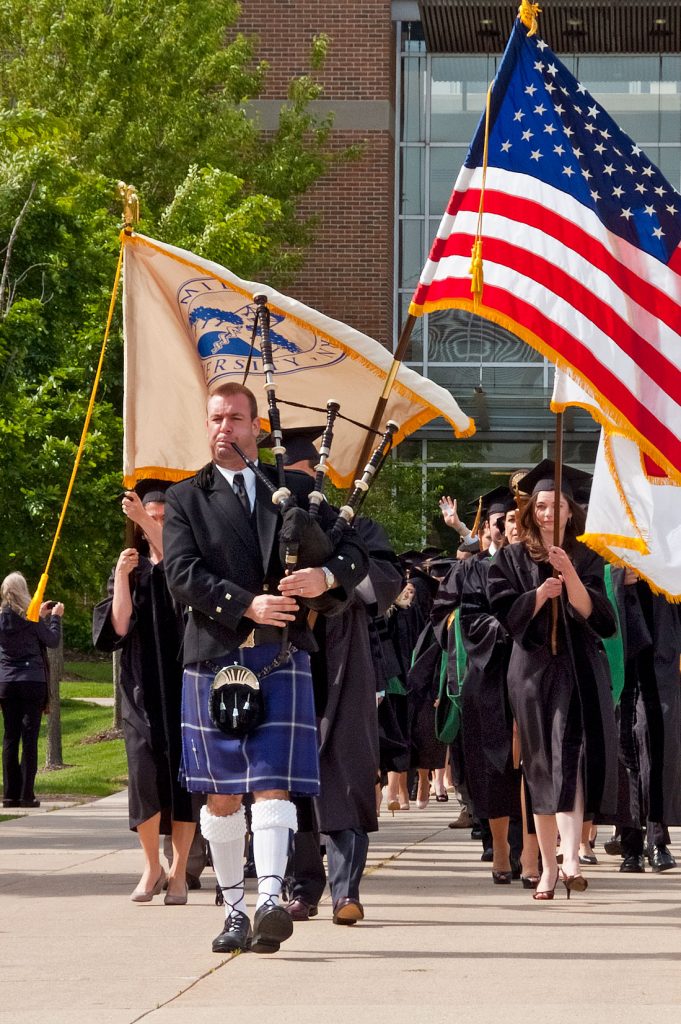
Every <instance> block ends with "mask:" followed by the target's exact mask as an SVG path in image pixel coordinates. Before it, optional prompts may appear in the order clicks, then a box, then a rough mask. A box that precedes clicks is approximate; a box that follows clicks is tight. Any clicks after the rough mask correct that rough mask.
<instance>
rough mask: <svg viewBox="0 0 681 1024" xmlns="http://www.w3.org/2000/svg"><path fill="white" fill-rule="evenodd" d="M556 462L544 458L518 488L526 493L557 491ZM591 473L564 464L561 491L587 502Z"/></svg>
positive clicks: (575, 499)
mask: <svg viewBox="0 0 681 1024" xmlns="http://www.w3.org/2000/svg"><path fill="white" fill-rule="evenodd" d="M555 472H556V464H555V462H554V461H553V459H543V460H542V461H541V462H540V463H539V465H537V466H535V467H534V469H531V470H530V471H529V473H527V474H526V475H525V476H524V477H523V478H522V479H521V480H518V490H520V491H524V493H525V494H537V493H538V492H539V491H555V489H556V480H555ZM591 480H592V477H591V473H585V472H584V471H583V470H581V469H575V468H574V466H566V465H565V464H563V471H562V474H561V484H560V489H561V493H562V494H564V495H565V496H566V497H568V498H572V499H573V500H574V501H579V502H585V501H588V499H589V491H590V489H591Z"/></svg>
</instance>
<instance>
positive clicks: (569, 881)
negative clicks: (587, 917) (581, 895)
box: [554, 871, 589, 899]
mask: <svg viewBox="0 0 681 1024" xmlns="http://www.w3.org/2000/svg"><path fill="white" fill-rule="evenodd" d="M560 874H561V881H562V883H563V885H564V886H565V888H566V889H567V898H568V899H570V893H573V892H584V891H585V890H586V889H587V888H588V887H589V883H588V881H587V879H586V878H585V877H584V875H566V874H565V872H564V871H561V873H560ZM554 889H555V886H554Z"/></svg>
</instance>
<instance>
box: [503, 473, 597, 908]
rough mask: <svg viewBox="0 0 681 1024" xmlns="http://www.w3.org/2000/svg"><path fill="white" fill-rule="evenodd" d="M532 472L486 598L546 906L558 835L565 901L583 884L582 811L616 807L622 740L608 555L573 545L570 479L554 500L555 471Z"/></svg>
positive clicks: (577, 513)
mask: <svg viewBox="0 0 681 1024" xmlns="http://www.w3.org/2000/svg"><path fill="white" fill-rule="evenodd" d="M551 469H552V467H551ZM565 469H567V470H569V469H570V467H565ZM533 474H534V471H533V473H531V474H528V476H527V477H525V478H524V481H519V484H518V486H519V487H520V488H521V490H524V491H532V497H531V498H530V500H529V502H528V503H527V505H526V506H525V508H524V509H523V511H522V513H521V517H520V524H521V542H520V543H518V544H511V545H509V546H508V547H506V548H503V549H502V550H501V551H499V552H498V554H497V556H496V558H495V559H494V560H493V562H492V563H491V565H490V568H489V577H488V593H489V598H490V606H491V609H492V612H493V613H494V614H495V615H496V616H497V617H498V619H499V621H500V622H501V624H502V625H503V627H504V628H505V629H506V630H507V631H508V633H509V634H510V636H511V637H512V638H513V650H512V653H511V659H510V663H509V667H508V674H507V680H508V692H509V699H510V703H511V708H512V710H513V714H514V718H515V720H516V723H517V726H518V733H519V738H520V748H521V755H522V760H523V768H524V772H525V777H526V779H527V784H528V786H529V790H530V795H531V798H532V806H533V811H534V819H535V825H536V830H537V837H538V840H539V846H540V849H541V855H542V863H543V874H542V876H541V880H540V882H539V884H538V886H537V890H536V892H535V893H534V898H535V899H539V900H547V899H552V898H553V892H554V889H555V886H556V881H557V879H558V865H557V862H556V839H557V833H558V830H560V837H561V849H562V852H563V872H562V878H563V882H564V884H565V886H566V888H567V891H568V898H569V896H570V893H571V892H582V891H583V890H584V889H586V885H587V882H586V879H584V878H583V877H582V876H581V873H580V867H579V842H580V837H581V829H582V821H583V818H584V815H585V811H586V812H599V811H600V812H602V813H611V812H612V811H614V805H615V803H616V782H617V741H616V733H615V718H614V712H613V706H612V698H611V694H610V676H609V672H608V667H607V659H606V656H605V651H604V650H603V645H602V643H601V640H600V638H601V637H606V636H611V635H612V634H613V633H614V632H615V628H616V626H615V620H614V617H613V614H612V611H611V609H610V606H609V604H608V600H607V597H606V594H605V586H604V581H603V562H602V559H601V558H599V557H598V555H596V554H594V553H593V552H592V551H590V550H589V549H588V548H587V547H585V546H584V545H583V544H581V543H579V542H578V541H577V540H576V537H577V535H578V534H580V533H581V532H582V531H583V528H584V512H583V511H582V509H581V508H580V507H579V505H577V504H576V502H575V501H574V498H573V492H572V489H571V486H570V484H569V482H568V480H567V479H565V477H564V483H563V486H562V488H561V490H562V493H561V494H559V496H558V501H556V493H555V482H554V480H553V479H552V478H550V477H551V476H552V473H551V474H550V473H549V472H547V471H544V478H543V479H542V478H539V479H535V478H534V476H533ZM554 515H559V517H560V518H559V523H560V545H558V546H554V544H553V521H554ZM554 569H555V570H556V571H557V573H558V575H557V576H554V575H553V571H554ZM554 597H555V598H557V599H558V603H557V611H558V615H557V622H558V626H557V644H556V649H555V653H554V651H553V648H552V640H551V634H552V619H551V614H552V613H551V602H552V598H554Z"/></svg>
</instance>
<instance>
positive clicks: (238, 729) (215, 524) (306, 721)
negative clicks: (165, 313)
mask: <svg viewBox="0 0 681 1024" xmlns="http://www.w3.org/2000/svg"><path fill="white" fill-rule="evenodd" d="M207 427H208V439H209V444H210V450H211V454H212V461H211V462H210V463H208V465H207V466H204V467H203V469H201V470H200V471H199V472H198V473H197V474H196V476H194V477H192V478H191V479H189V480H185V481H183V482H182V483H180V484H177V485H176V486H174V487H172V488H170V490H169V491H168V496H167V505H166V520H165V528H164V547H165V565H166V574H167V580H168V585H169V587H170V590H171V593H172V594H173V596H174V597H175V598H176V599H177V600H178V601H181V602H182V603H183V604H185V605H186V606H188V608H189V612H188V622H187V629H186V634H185V641H184V659H183V660H184V680H183V709H182V746H183V755H182V768H181V771H182V773H183V781H184V785H185V786H186V787H187V788H188V789H189V790H191V791H194V792H202V793H207V794H208V800H207V804H206V806H205V807H204V808H203V810H202V814H201V831H202V833H203V835H204V837H205V838H206V839H207V840H208V842H209V843H210V848H211V855H212V860H213V865H214V868H215V873H216V876H217V881H218V902H219V903H223V902H224V907H225V913H226V921H225V927H224V930H223V931H222V932H221V933H220V935H218V936H217V938H216V939H215V940H214V942H213V950H214V951H215V952H230V951H236V950H243V949H248V948H250V949H251V950H253V951H254V952H257V953H272V952H276V951H277V950H278V949H279V944H280V943H281V942H282V941H284V940H285V939H286V938H288V937H289V936H290V934H291V931H292V921H291V918H290V916H289V915H288V914H287V913H286V912H285V910H284V909H283V908H282V907H281V906H280V895H281V889H282V884H283V883H282V879H283V876H284V873H285V870H286V862H287V858H288V853H289V846H290V841H291V835H292V833H293V832H294V831H295V829H296V811H295V807H294V805H293V804H292V803H291V802H290V800H289V795H290V794H292V793H295V794H299V795H307V796H315V795H317V793H318V792H319V765H318V754H317V732H316V723H315V714H314V703H313V692H312V681H311V677H310V662H309V655H310V652H312V651H314V650H315V643H314V638H313V636H312V633H311V630H310V629H309V628H308V625H307V615H308V610H309V609H310V608H314V609H315V610H317V611H318V612H321V613H322V614H333V613H334V611H339V610H341V609H342V608H343V607H344V605H345V603H346V602H347V601H348V600H349V599H350V598H351V597H352V595H353V592H354V588H355V586H356V585H357V584H358V583H359V582H360V581H361V580H362V579H363V578H364V576H365V575H366V572H367V555H366V550H365V548H364V545H363V544H362V542H361V541H360V540H359V539H358V538H356V536H355V534H354V532H353V531H352V530H345V531H343V532H340V531H336V534H332V537H333V540H332V541H329V540H328V537H326V538H325V537H324V534H323V533H322V537H323V539H324V541H325V543H326V548H325V547H324V544H317V543H316V537H315V534H314V531H311V533H312V536H313V540H312V544H311V547H312V548H316V551H308V552H305V541H304V540H303V542H302V543H301V547H300V558H299V564H301V565H303V566H304V567H303V568H293V569H292V571H289V574H288V575H286V576H284V572H283V569H282V564H283V563H282V557H281V555H280V550H279V548H280V539H281V533H282V522H284V524H286V516H287V514H288V513H285V515H284V517H283V519H282V516H281V514H280V511H279V508H278V507H275V505H274V504H273V496H272V493H271V492H272V491H275V495H274V500H276V501H277V502H278V504H287V503H289V504H290V503H291V502H292V501H293V500H295V504H296V505H297V506H298V507H296V508H293V510H292V513H295V514H297V515H298V518H300V517H301V516H302V518H303V519H305V517H306V515H307V513H306V511H305V510H306V508H307V504H308V503H307V497H308V495H309V493H310V491H311V490H312V487H313V484H312V481H311V480H310V479H309V478H308V477H306V476H304V475H303V474H297V473H291V474H288V473H287V474H285V475H284V473H283V463H282V462H281V451H279V452H277V451H276V448H275V453H276V454H277V459H278V462H279V464H280V466H279V468H280V470H281V472H280V474H279V476H278V477H277V474H275V472H274V470H273V467H271V466H258V464H257V461H256V460H257V447H256V439H257V436H258V433H259V430H260V423H259V418H258V411H257V404H256V400H255V397H254V395H253V394H252V392H251V391H250V390H249V389H248V388H246V387H244V386H243V385H241V384H236V383H230V384H225V385H222V386H220V387H218V388H217V389H216V390H215V391H214V392H213V393H212V394H211V395H210V397H209V399H208V423H207ZM235 446H236V447H235ZM237 449H238V450H239V451H240V452H241V453H242V454H238V453H237ZM242 455H243V456H245V457H246V460H247V462H248V465H249V466H253V467H254V468H247V467H246V466H245V464H244V458H243V457H242ZM254 470H255V471H254ZM256 471H257V474H258V475H257V476H256ZM268 478H269V480H270V481H271V482H270V484H269V486H268V487H267V486H265V481H267V480H268ZM282 478H283V479H282ZM282 482H283V484H284V485H285V486H284V487H282V486H281V485H282ZM282 495H284V497H282ZM286 495H288V497H286ZM317 517H318V526H317V529H319V527H321V530H322V531H324V533H326V534H327V535H328V533H329V531H330V530H331V528H332V526H333V524H334V522H335V520H336V515H335V514H334V513H333V512H332V511H331V510H330V509H329V507H328V506H327V505H326V504H325V503H321V505H320V507H319V509H318V511H317ZM320 532H321V531H320ZM294 533H295V531H294ZM296 544H297V538H296ZM291 546H292V547H293V546H294V545H293V544H292V545H291ZM320 552H321V554H322V556H323V560H322V561H321V562H319V561H316V557H317V558H318V557H319V554H320ZM315 556H316V557H315ZM285 557H286V559H287V560H289V555H288V554H287V555H286V556H285ZM287 564H291V565H292V564H293V563H291V562H290V560H289V561H287ZM282 627H284V628H286V629H287V633H288V643H287V644H286V645H285V649H283V647H282V640H281V636H282ZM249 687H250V689H249ZM254 707H256V710H259V713H260V719H259V720H258V718H257V716H256V718H255V720H253V717H252V716H253V713H254ZM249 792H250V793H253V794H254V805H253V812H252V832H253V846H254V858H255V863H256V869H257V874H258V899H257V906H256V911H255V916H254V919H253V928H251V923H250V921H249V918H248V916H247V914H246V905H245V902H244V880H243V875H244V872H243V850H244V835H245V819H244V811H243V808H242V796H243V795H244V794H245V793H249Z"/></svg>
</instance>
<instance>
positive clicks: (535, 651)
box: [93, 434, 681, 948]
mask: <svg viewBox="0 0 681 1024" xmlns="http://www.w3.org/2000/svg"><path fill="white" fill-rule="evenodd" d="M300 440H301V444H302V447H301V446H300V445H296V444H293V445H292V446H291V452H290V455H289V464H290V466H292V468H293V469H296V470H298V471H302V472H308V473H309V472H311V471H312V467H313V466H314V462H315V461H316V455H317V453H316V450H315V449H314V447H312V446H311V440H310V437H309V434H308V435H307V436H303V437H302V438H301V439H300ZM289 444H290V442H289ZM305 445H307V447H305ZM589 479H590V478H589V477H588V474H584V473H580V472H579V471H578V470H573V469H571V467H564V471H563V483H562V487H561V493H560V494H559V495H556V493H555V483H554V480H553V465H552V464H551V463H550V462H549V461H548V460H545V461H544V462H543V463H541V464H540V465H539V466H538V467H536V468H535V469H534V470H533V471H531V472H530V473H527V474H526V475H525V477H524V478H523V479H521V480H520V481H519V482H518V490H517V491H516V494H515V495H514V494H513V493H512V492H511V491H510V490H509V489H508V488H503V487H502V488H495V490H494V491H493V492H490V494H488V495H484V496H483V516H482V521H481V523H480V527H479V529H478V530H476V534H475V535H471V534H470V531H467V530H466V528H465V527H463V526H462V527H461V530H460V532H461V533H462V534H466V535H468V536H467V539H466V540H465V541H464V543H463V544H462V546H461V549H460V552H459V555H458V557H457V558H456V559H446V558H445V559H438V558H436V557H433V554H434V553H433V552H426V553H425V555H426V556H427V555H430V556H431V557H426V558H425V560H424V554H423V553H421V554H420V555H419V554H418V553H416V552H407V553H405V555H404V556H401V565H400V563H399V562H398V561H397V559H396V557H395V555H394V552H393V551H392V549H391V547H390V544H389V542H388V539H387V537H386V535H385V532H384V531H383V529H382V528H381V527H380V526H379V524H377V523H375V522H373V521H371V520H369V519H359V520H358V522H357V525H356V530H357V534H358V537H359V540H360V542H361V543H362V545H363V547H364V549H365V551H366V552H367V556H368V566H369V571H368V575H367V576H366V578H365V580H364V582H363V583H361V584H359V585H358V586H357V587H356V588H355V594H354V597H353V600H352V601H351V602H350V603H349V604H348V605H347V607H345V608H344V610H343V611H342V612H341V614H338V615H336V616H334V617H330V618H326V617H323V616H320V617H319V618H318V620H317V622H316V624H315V627H314V634H315V641H316V645H317V647H318V650H317V652H316V653H315V654H313V655H312V679H313V687H314V704H315V714H316V720H317V726H318V740H319V760H320V773H321V789H320V793H319V795H318V796H315V797H309V796H308V797H303V796H301V797H298V798H295V799H294V802H295V804H296V812H297V819H298V831H297V833H296V836H295V842H294V845H293V850H292V857H291V860H290V863H289V869H288V873H289V880H288V881H289V893H288V903H287V904H286V908H287V910H288V912H289V913H290V915H291V917H292V918H293V920H297V921H300V920H307V919H308V918H310V917H313V916H316V914H317V912H318V904H319V901H320V899H321V896H322V894H323V891H324V888H325V884H326V880H327V879H326V872H325V870H324V865H323V861H322V850H321V847H322V845H325V847H326V853H327V866H328V875H329V883H330V886H331V891H332V896H333V905H334V916H333V919H334V922H335V923H337V924H354V923H355V921H358V920H361V919H362V918H363V916H364V908H363V906H362V903H361V902H360V893H359V886H360V881H361V877H362V873H363V870H364V866H365V862H366V855H367V850H368V834H369V833H370V832H372V831H375V830H376V829H377V827H378V822H377V808H376V801H375V785H376V781H377V776H378V775H379V773H380V774H382V776H383V778H384V779H385V778H386V777H387V780H388V806H389V808H390V809H391V810H393V811H394V810H396V809H400V808H402V809H406V808H408V807H409V799H410V797H409V792H408V782H407V779H408V772H409V771H411V773H412V777H413V776H414V773H416V772H418V776H419V788H418V793H417V802H418V806H424V805H425V802H426V800H427V793H428V790H427V786H428V776H429V774H430V773H440V775H441V773H442V771H443V770H444V767H445V763H446V760H447V758H448V757H449V760H450V763H451V766H452V770H453V774H454V776H455V780H456V783H457V786H458V788H459V790H460V791H461V792H462V794H464V797H465V800H466V803H467V804H468V805H469V807H470V809H471V810H472V812H473V814H474V816H475V818H476V819H477V820H479V821H481V822H482V826H483V843H484V845H485V846H486V850H485V852H484V854H483V858H484V859H490V860H491V861H492V868H491V870H492V880H493V882H494V883H495V884H498V885H507V884H509V883H510V882H511V880H512V879H513V878H517V877H521V878H522V881H523V885H524V886H525V887H526V888H528V889H532V895H533V897H534V898H535V899H536V900H538V901H542V900H550V899H553V897H554V893H555V890H556V886H557V884H558V882H559V881H562V883H563V885H564V887H565V889H566V892H567V896H568V898H569V897H570V895H571V894H572V893H573V892H581V891H583V890H584V889H585V888H586V887H587V885H588V882H587V880H586V878H584V877H583V875H582V871H581V867H582V864H583V863H584V860H585V858H584V857H580V854H579V849H580V842H582V839H583V836H582V833H583V827H584V822H587V823H588V822H591V821H594V820H597V821H599V822H604V823H610V824H614V825H617V827H618V830H619V834H620V836H621V845H622V852H623V862H622V870H623V871H630V870H632V871H633V870H644V865H643V859H644V846H645V843H646V841H647V846H648V853H649V856H650V858H651V863H652V864H653V866H654V867H655V869H656V870H665V869H666V868H668V867H673V866H674V861H673V858H672V857H671V854H670V853H669V851H668V849H667V844H668V842H669V839H668V833H667V832H666V826H668V825H676V824H681V728H680V723H681V706H680V702H681V697H680V694H681V690H680V688H679V652H680V651H681V617H680V611H679V608H677V607H676V606H673V605H670V604H668V603H667V602H666V601H665V600H664V599H663V598H660V597H657V596H655V595H653V594H652V593H651V592H650V590H649V588H648V587H647V586H646V585H645V584H644V583H642V582H639V581H637V580H636V578H635V577H633V574H631V573H629V572H625V571H624V570H620V569H614V570H613V569H611V568H610V567H609V566H607V567H606V566H604V563H603V560H602V559H601V558H600V557H599V556H598V555H596V554H594V553H593V552H592V551H591V550H590V549H588V548H587V547H585V546H584V545H583V544H581V543H580V542H579V541H578V540H577V537H578V536H579V534H580V533H581V532H583V527H584V512H583V509H582V507H581V504H583V503H584V502H585V501H586V499H587V496H588V483H589ZM149 488H151V489H149ZM140 490H141V492H142V497H141V498H140V497H139V495H137V494H134V493H133V492H129V493H128V495H127V496H126V497H125V498H124V499H123V510H124V512H125V514H126V515H127V516H129V517H130V518H131V519H132V520H133V521H134V522H136V523H137V524H138V527H139V528H140V535H139V538H138V541H139V543H137V544H136V545H135V546H134V547H132V548H129V549H126V550H124V551H123V552H122V553H121V556H120V558H119V561H118V564H117V566H116V567H115V569H114V572H113V573H112V578H111V580H110V582H109V593H108V596H107V598H106V599H105V600H104V601H103V602H102V603H101V604H100V605H99V606H98V607H97V609H96V611H95V617H94V627H93V633H94V639H95V643H96V645H97V647H98V648H99V649H100V650H112V649H115V648H117V647H120V648H121V649H122V651H123V663H122V687H123V723H124V734H125V740H126V750H127V754H128V763H129V777H130V797H129V799H130V827H131V828H133V829H136V830H137V832H138V834H139V837H140V842H141V846H142V849H143V852H144V857H145V863H144V870H143V873H142V876H141V878H140V881H139V884H138V886H137V888H136V889H135V890H134V892H133V894H132V897H131V898H132V899H133V900H134V901H135V902H147V901H149V900H151V899H152V898H153V896H154V895H156V894H158V893H159V892H160V891H161V889H162V887H163V886H166V887H167V894H166V897H165V901H166V903H169V904H171V905H177V904H183V903H186V901H187V881H188V880H189V879H192V878H195V875H198V874H199V873H200V871H201V869H202V867H203V865H204V863H205V844H204V843H203V842H202V840H201V839H200V836H197V837H195V828H196V822H197V819H198V816H199V809H200V804H201V800H200V799H197V796H196V794H195V795H194V797H192V795H191V794H189V793H188V792H187V791H186V789H184V788H183V786H182V785H181V780H180V765H181V761H182V750H181V745H180V707H181V696H182V679H181V669H180V665H179V661H178V660H177V652H178V650H179V648H180V646H181V644H182V634H183V628H184V615H185V614H186V613H185V610H184V609H183V608H182V607H181V606H179V605H178V604H177V603H176V602H174V601H173V600H172V599H171V597H170V594H169V592H168V588H167V586H166V583H165V578H164V569H163V537H162V531H161V528H160V525H159V524H160V523H162V520H163V512H164V503H165V493H164V492H163V489H161V490H159V489H158V484H154V483H153V482H152V483H151V484H147V486H146V490H145V487H144V486H142V487H140ZM518 495H520V497H518ZM448 507H449V508H451V503H450V504H449V506H448ZM454 507H455V506H454ZM444 512H445V509H444V507H443V514H444ZM556 517H558V518H559V522H560V543H559V544H558V545H556V546H554V544H553V529H554V518H556ZM137 548H141V549H142V551H143V553H142V554H140V552H139V551H138V550H137ZM405 577H406V585H405ZM424 794H425V799H424ZM442 798H444V797H442ZM247 813H250V812H248V811H247ZM646 830H647V840H646V836H645V833H646ZM164 833H167V834H169V835H170V836H172V867H171V870H170V875H169V876H168V877H166V874H165V870H164V868H163V867H162V866H161V864H160V859H159V851H158V845H159V835H160V834H164ZM193 838H194V841H195V842H196V841H197V839H198V846H199V851H198V854H197V855H198V857H199V862H198V867H197V868H196V869H192V868H191V865H188V857H189V856H190V849H191V848H192V839H193ZM559 839H560V852H561V854H562V865H560V866H559V864H558V860H557V850H558V840H559ZM488 855H489V856H488ZM665 858H667V859H665ZM586 859H587V860H588V858H586ZM656 865H657V867H656ZM194 872H195V873H194ZM197 885H198V882H197ZM218 938H220V937H218ZM214 948H215V946H214Z"/></svg>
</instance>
